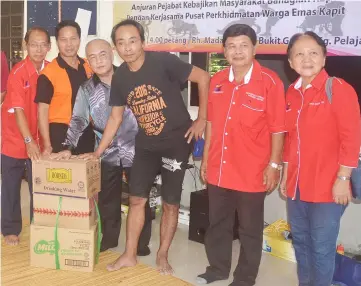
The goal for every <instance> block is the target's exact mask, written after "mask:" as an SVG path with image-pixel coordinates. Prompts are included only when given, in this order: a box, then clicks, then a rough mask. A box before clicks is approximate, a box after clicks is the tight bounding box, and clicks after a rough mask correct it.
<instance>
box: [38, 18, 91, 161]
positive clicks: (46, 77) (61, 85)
mask: <svg viewBox="0 0 361 286" xmlns="http://www.w3.org/2000/svg"><path fill="white" fill-rule="evenodd" d="M80 34H81V29H80V27H79V25H78V23H76V22H74V21H71V20H64V21H62V22H60V23H59V24H58V25H57V26H56V28H55V38H56V43H57V46H58V48H59V55H58V57H56V58H55V59H54V60H53V61H52V62H51V63H49V65H48V66H47V67H46V68H45V69H44V70H43V71H42V73H41V75H40V76H39V80H38V88H37V93H36V97H35V102H36V103H39V131H40V134H41V137H42V140H43V143H44V154H45V155H50V154H51V153H52V152H53V153H58V152H60V151H63V150H64V145H63V143H64V142H65V138H66V132H67V131H68V126H69V123H70V120H71V116H72V111H73V107H74V103H75V98H76V96H77V93H78V90H79V87H80V85H81V84H83V83H84V82H85V81H86V80H87V79H88V78H89V77H90V76H91V75H92V71H91V68H90V66H89V65H88V63H87V62H86V61H85V60H84V59H82V58H80V57H79V56H78V50H79V46H80ZM94 144H95V136H94V133H93V130H92V128H91V126H90V125H89V126H88V127H87V128H86V129H85V130H84V132H83V134H82V136H81V137H80V139H79V142H78V145H77V148H76V149H75V150H74V154H75V155H77V154H81V153H87V152H92V151H94Z"/></svg>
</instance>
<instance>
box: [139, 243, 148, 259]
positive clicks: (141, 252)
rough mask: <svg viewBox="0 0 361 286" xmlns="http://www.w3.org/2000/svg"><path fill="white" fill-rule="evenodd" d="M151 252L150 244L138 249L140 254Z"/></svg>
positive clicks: (144, 254)
mask: <svg viewBox="0 0 361 286" xmlns="http://www.w3.org/2000/svg"><path fill="white" fill-rule="evenodd" d="M149 254H150V249H149V247H148V245H147V246H145V247H143V248H138V250H137V255H138V256H148V255H149Z"/></svg>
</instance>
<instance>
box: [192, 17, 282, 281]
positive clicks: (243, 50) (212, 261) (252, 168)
mask: <svg viewBox="0 0 361 286" xmlns="http://www.w3.org/2000/svg"><path fill="white" fill-rule="evenodd" d="M222 43H223V49H224V56H225V58H226V60H227V62H228V63H229V65H230V67H228V68H225V69H224V70H221V71H219V72H218V73H216V74H215V75H213V77H212V79H211V83H210V89H209V96H208V118H207V127H206V136H205V137H206V139H205V141H206V142H205V147H204V153H203V160H202V165H201V176H202V179H203V181H205V182H207V183H208V186H207V189H208V197H209V224H210V225H209V228H208V229H207V233H206V237H205V248H206V253H207V257H208V261H209V266H208V267H207V268H206V272H205V273H203V274H201V275H199V276H198V277H197V283H198V284H209V283H212V282H215V281H217V280H226V279H228V276H229V274H230V270H231V261H232V241H233V225H234V221H235V213H236V212H237V216H238V223H239V227H238V233H239V240H240V242H241V250H240V253H239V260H238V265H237V267H236V269H235V271H234V273H233V277H234V278H233V282H232V283H231V284H230V286H252V285H254V284H255V283H256V277H257V274H258V268H259V264H260V261H261V255H262V241H263V239H262V238H263V237H262V234H263V224H264V223H263V221H264V220H263V213H264V201H265V197H266V194H267V192H271V191H273V190H274V189H275V188H276V186H277V184H278V182H279V178H280V169H281V168H282V165H281V162H282V150H283V139H284V133H283V132H284V131H285V112H286V107H285V99H284V98H285V96H284V87H283V83H282V81H281V80H280V78H279V77H278V76H277V74H276V73H275V72H273V71H271V70H269V69H267V68H265V67H263V66H261V65H260V64H259V63H258V61H256V60H255V59H254V57H255V54H256V44H257V35H256V33H255V31H254V30H253V29H252V28H251V27H250V26H248V25H244V24H235V25H232V26H230V27H228V28H227V29H226V30H225V32H224V34H223V40H222Z"/></svg>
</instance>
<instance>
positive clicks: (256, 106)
mask: <svg viewBox="0 0 361 286" xmlns="http://www.w3.org/2000/svg"><path fill="white" fill-rule="evenodd" d="M240 105H241V106H240V111H239V121H240V124H241V125H244V126H247V127H250V128H253V129H262V128H263V127H264V126H263V125H264V124H261V123H262V121H263V120H264V119H265V117H266V114H265V112H266V102H265V99H263V100H259V99H254V98H249V97H248V96H245V97H244V98H243V99H242V100H241V102H240Z"/></svg>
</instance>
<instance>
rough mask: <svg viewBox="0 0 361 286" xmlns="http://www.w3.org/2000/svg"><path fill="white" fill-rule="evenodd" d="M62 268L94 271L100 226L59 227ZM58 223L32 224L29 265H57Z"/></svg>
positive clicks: (60, 266)
mask: <svg viewBox="0 0 361 286" xmlns="http://www.w3.org/2000/svg"><path fill="white" fill-rule="evenodd" d="M57 235H58V236H57V237H58V239H57V241H58V243H57V245H58V246H59V247H58V249H59V250H58V257H59V269H61V270H73V271H83V272H92V271H93V270H94V264H95V259H96V254H97V226H93V227H92V228H91V229H90V230H79V229H69V228H58V229H57ZM55 245H56V244H55V227H49V226H38V225H34V224H32V225H31V227H30V265H31V266H35V267H43V268H51V269H56V255H55V252H56V247H55Z"/></svg>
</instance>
